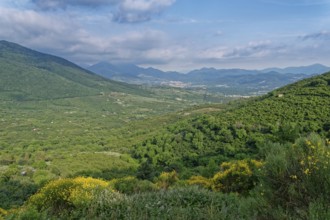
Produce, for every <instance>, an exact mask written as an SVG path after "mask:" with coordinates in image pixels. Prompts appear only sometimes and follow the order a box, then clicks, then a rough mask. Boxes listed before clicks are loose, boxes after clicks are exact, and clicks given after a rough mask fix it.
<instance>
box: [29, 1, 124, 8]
mask: <svg viewBox="0 0 330 220" xmlns="http://www.w3.org/2000/svg"><path fill="white" fill-rule="evenodd" d="M31 1H32V2H33V3H34V4H36V6H37V7H39V8H40V9H43V10H55V9H58V8H62V9H65V8H67V7H68V6H84V7H99V6H104V5H112V4H117V3H119V2H120V0H31Z"/></svg>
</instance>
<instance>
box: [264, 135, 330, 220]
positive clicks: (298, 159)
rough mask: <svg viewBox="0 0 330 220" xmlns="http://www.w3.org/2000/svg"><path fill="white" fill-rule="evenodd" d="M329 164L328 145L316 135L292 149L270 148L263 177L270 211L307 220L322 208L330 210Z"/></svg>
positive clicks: (300, 140)
mask: <svg viewBox="0 0 330 220" xmlns="http://www.w3.org/2000/svg"><path fill="white" fill-rule="evenodd" d="M329 163H330V148H329V143H328V142H327V143H325V142H324V141H323V140H322V139H321V138H320V137H319V136H318V135H316V134H311V135H310V136H309V137H308V138H300V139H298V140H297V141H296V143H295V144H292V145H271V146H270V147H269V153H268V155H267V157H266V160H265V165H264V168H263V171H262V175H261V185H260V188H259V190H260V194H261V195H263V196H264V197H265V201H267V203H268V204H269V206H270V207H279V209H278V210H280V209H282V210H284V211H285V212H288V213H289V214H290V215H292V216H295V217H296V218H307V217H308V215H309V214H308V212H309V211H313V210H314V211H313V213H314V214H315V210H318V209H320V207H327V208H329V207H330V202H329V201H330V164H329ZM310 214H312V213H310ZM325 215H326V214H325Z"/></svg>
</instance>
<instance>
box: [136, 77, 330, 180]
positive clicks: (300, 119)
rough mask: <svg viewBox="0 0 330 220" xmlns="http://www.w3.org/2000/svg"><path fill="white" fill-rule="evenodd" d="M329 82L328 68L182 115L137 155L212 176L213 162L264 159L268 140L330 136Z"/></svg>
mask: <svg viewBox="0 0 330 220" xmlns="http://www.w3.org/2000/svg"><path fill="white" fill-rule="evenodd" d="M329 84H330V73H326V74H323V75H321V76H317V77H314V78H311V79H307V80H303V81H300V82H298V83H295V84H292V85H290V86H287V87H284V88H281V89H278V90H275V91H273V92H271V93H269V94H268V95H266V96H262V97H259V98H255V99H252V100H248V101H245V102H241V103H238V104H233V107H227V108H228V109H224V110H223V111H220V112H215V113H213V114H202V115H200V116H196V117H192V118H188V119H185V120H180V121H178V122H177V123H175V124H172V125H170V126H168V127H167V129H166V130H165V131H162V132H161V133H159V134H158V135H155V136H153V137H152V138H149V139H147V140H145V141H143V142H141V143H140V144H137V145H135V147H134V149H133V150H132V155H133V157H134V158H136V159H139V160H140V161H141V162H147V163H148V164H150V166H153V170H159V171H162V170H172V169H176V170H178V171H180V173H181V175H183V176H184V177H189V176H191V174H195V173H196V172H197V173H200V174H202V175H205V176H210V175H212V172H209V170H211V171H212V170H213V169H212V166H213V165H212V163H213V161H215V162H216V163H217V164H220V163H222V162H225V161H228V160H232V159H236V160H238V159H244V158H246V157H252V158H258V157H259V153H260V150H261V149H262V148H263V146H264V144H265V143H266V142H268V141H272V142H279V143H286V142H293V141H294V140H295V139H296V138H298V137H300V136H302V135H308V134H309V133H311V132H317V133H319V134H320V135H321V136H322V137H327V138H329V137H330V131H329V129H330V111H329V107H330V86H329Z"/></svg>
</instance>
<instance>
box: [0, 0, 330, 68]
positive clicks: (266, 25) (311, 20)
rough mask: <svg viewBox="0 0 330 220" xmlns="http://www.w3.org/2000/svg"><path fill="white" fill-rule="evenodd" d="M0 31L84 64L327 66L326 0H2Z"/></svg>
mask: <svg viewBox="0 0 330 220" xmlns="http://www.w3.org/2000/svg"><path fill="white" fill-rule="evenodd" d="M0 39H1V40H7V41H11V42H15V43H18V44H21V45H23V46H26V47H29V48H32V49H35V50H38V51H41V52H45V53H50V54H53V55H57V56H61V57H64V58H66V59H68V60H70V61H72V62H74V63H76V64H78V65H81V66H84V67H86V66H89V65H92V64H95V63H97V62H100V61H107V62H110V63H119V62H120V63H132V64H136V65H139V66H144V67H154V68H158V69H162V70H166V71H170V70H173V71H189V70H193V69H199V68H202V67H214V68H219V69H222V68H244V69H263V68H267V67H287V66H304V65H310V64H314V63H321V64H324V65H328V66H330V59H329V58H328V56H329V55H330V0H1V1H0Z"/></svg>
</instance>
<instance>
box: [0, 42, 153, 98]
mask: <svg viewBox="0 0 330 220" xmlns="http://www.w3.org/2000/svg"><path fill="white" fill-rule="evenodd" d="M0 67H1V68H0V79H1V80H0V100H42V99H58V98H67V97H82V96H90V95H98V94H100V93H101V92H109V91H112V92H125V93H131V94H141V95H146V94H147V93H146V91H143V90H141V89H139V88H138V87H136V86H132V85H128V84H124V83H119V82H114V81H111V80H107V79H104V78H102V77H100V76H97V75H95V74H93V73H91V72H89V71H87V70H85V69H82V68H81V67H79V66H77V65H75V64H73V63H71V62H69V61H67V60H65V59H63V58H60V57H56V56H52V55H48V54H43V53H40V52H37V51H34V50H31V49H28V48H25V47H22V46H20V45H18V44H15V43H11V42H7V41H0Z"/></svg>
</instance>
